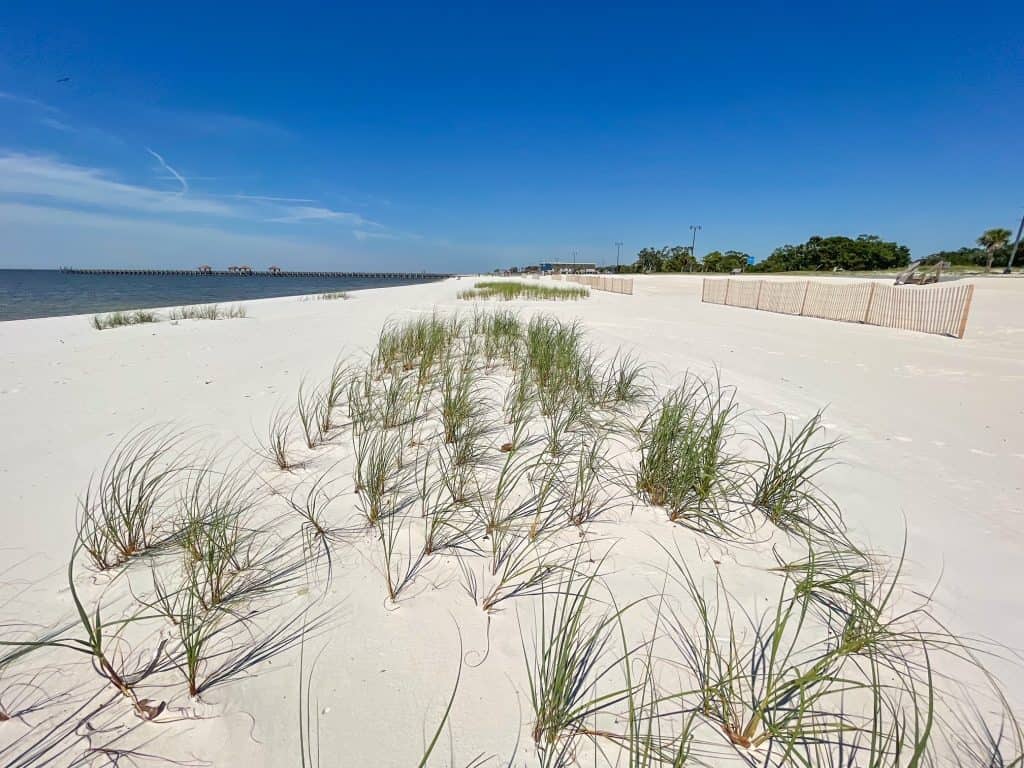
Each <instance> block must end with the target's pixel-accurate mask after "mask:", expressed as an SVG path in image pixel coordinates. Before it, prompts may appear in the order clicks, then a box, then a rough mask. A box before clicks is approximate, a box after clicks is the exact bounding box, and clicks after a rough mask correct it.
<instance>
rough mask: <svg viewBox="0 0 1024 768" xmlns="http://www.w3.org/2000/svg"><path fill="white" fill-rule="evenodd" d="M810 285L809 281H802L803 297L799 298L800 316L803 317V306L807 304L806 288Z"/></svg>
mask: <svg viewBox="0 0 1024 768" xmlns="http://www.w3.org/2000/svg"><path fill="white" fill-rule="evenodd" d="M810 287H811V281H810V280H805V281H804V297H803V298H802V299H801V300H800V316H801V317H803V314H804V307H806V306H807V289H808V288H810Z"/></svg>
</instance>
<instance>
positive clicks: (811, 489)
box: [753, 411, 841, 534]
mask: <svg viewBox="0 0 1024 768" xmlns="http://www.w3.org/2000/svg"><path fill="white" fill-rule="evenodd" d="M824 429H825V428H824V426H823V425H822V423H821V412H820V411H819V412H818V413H816V414H815V415H814V416H812V417H811V418H810V419H808V420H807V422H806V423H805V424H804V425H803V426H801V427H799V428H795V427H793V426H792V425H791V423H790V421H789V420H788V419H786V420H785V421H784V422H783V425H782V431H781V433H780V434H776V433H775V432H772V431H771V430H768V429H762V430H761V432H760V434H759V435H758V437H757V445H758V447H759V448H760V450H761V454H762V457H761V458H760V459H759V460H758V462H757V464H756V472H755V475H754V480H753V485H754V489H753V506H754V508H756V509H758V510H760V511H761V512H763V513H764V515H765V516H766V517H767V518H768V519H769V520H770V521H771V522H772V523H773V524H775V525H776V526H778V527H779V528H781V529H783V530H787V531H797V532H801V533H804V532H808V531H817V532H819V533H825V534H828V533H830V532H831V531H834V530H838V529H839V528H841V520H840V517H839V512H838V510H837V508H836V505H835V502H834V501H833V500H832V499H831V498H830V497H829V496H828V495H827V494H826V493H824V492H823V491H822V490H821V488H819V487H818V485H817V483H816V482H815V478H817V476H818V475H819V474H821V472H823V471H824V470H825V469H827V468H828V467H829V466H830V465H831V462H830V461H829V454H830V453H831V452H832V449H833V448H835V446H836V445H837V443H838V441H836V440H828V441H822V440H820V436H821V433H823V432H824Z"/></svg>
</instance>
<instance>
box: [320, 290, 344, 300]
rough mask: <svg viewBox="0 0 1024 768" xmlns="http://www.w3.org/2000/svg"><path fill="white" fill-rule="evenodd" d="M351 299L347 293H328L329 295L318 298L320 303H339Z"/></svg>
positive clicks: (323, 294)
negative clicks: (339, 300) (341, 300)
mask: <svg viewBox="0 0 1024 768" xmlns="http://www.w3.org/2000/svg"><path fill="white" fill-rule="evenodd" d="M347 298H349V295H348V293H346V292H345V291H328V292H327V293H321V294H320V295H319V296H317V299H319V300H320V301H337V300H338V299H347Z"/></svg>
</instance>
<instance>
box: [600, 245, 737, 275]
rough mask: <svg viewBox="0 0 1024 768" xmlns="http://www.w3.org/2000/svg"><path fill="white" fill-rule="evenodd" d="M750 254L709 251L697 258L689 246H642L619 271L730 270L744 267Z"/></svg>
mask: <svg viewBox="0 0 1024 768" xmlns="http://www.w3.org/2000/svg"><path fill="white" fill-rule="evenodd" d="M749 259H750V256H748V255H747V254H746V253H743V252H741V251H726V252H725V253H722V252H721V251H711V253H708V254H705V256H704V258H703V259H701V260H699V261H698V260H697V258H696V257H694V255H693V253H692V252H691V250H690V248H689V246H685V245H675V246H665V247H664V248H643V249H641V250H640V252H639V253H637V255H636V261H635V262H634V263H633V264H629V265H625V266H623V267H620V268H619V271H620V272H732V271H733V270H734V269H744V268H745V267H746V266H747V262H748V261H749Z"/></svg>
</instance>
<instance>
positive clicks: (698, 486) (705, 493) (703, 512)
mask: <svg viewBox="0 0 1024 768" xmlns="http://www.w3.org/2000/svg"><path fill="white" fill-rule="evenodd" d="M737 408H738V406H737V405H736V402H735V399H734V393H733V391H732V390H731V389H728V388H724V387H722V385H721V383H720V382H718V381H717V380H716V381H715V382H713V383H712V382H705V381H702V380H699V379H697V378H695V377H692V376H687V377H686V378H685V380H684V382H683V384H682V385H681V386H680V387H678V388H677V389H675V390H674V391H673V392H671V393H670V394H669V395H667V396H666V397H665V398H664V399H663V400H662V401H661V402H660V403H659V404H658V405H657V406H656V407H655V408H654V410H653V411H652V412H651V413H650V414H649V415H648V416H647V418H646V419H645V420H644V421H643V422H642V423H641V425H640V429H639V433H640V451H641V457H640V465H639V468H638V470H637V475H636V489H637V491H638V492H639V493H640V495H641V497H642V498H643V499H644V500H645V501H647V502H648V503H650V504H653V505H654V506H658V507H664V508H665V510H666V512H667V513H668V517H669V520H671V521H672V522H677V523H687V524H696V525H699V526H701V527H704V526H706V525H708V524H710V525H711V526H713V527H716V528H718V529H719V530H724V529H726V528H728V527H729V524H728V523H727V522H726V520H725V513H726V511H727V509H726V507H727V506H728V503H729V502H730V500H732V499H733V498H734V497H735V496H736V494H737V490H738V487H739V483H740V477H739V473H738V470H739V460H738V459H737V457H735V456H734V455H733V454H731V453H730V451H729V448H728V441H729V438H730V437H732V435H733V432H734V427H733V422H734V419H735V416H736V412H737Z"/></svg>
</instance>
